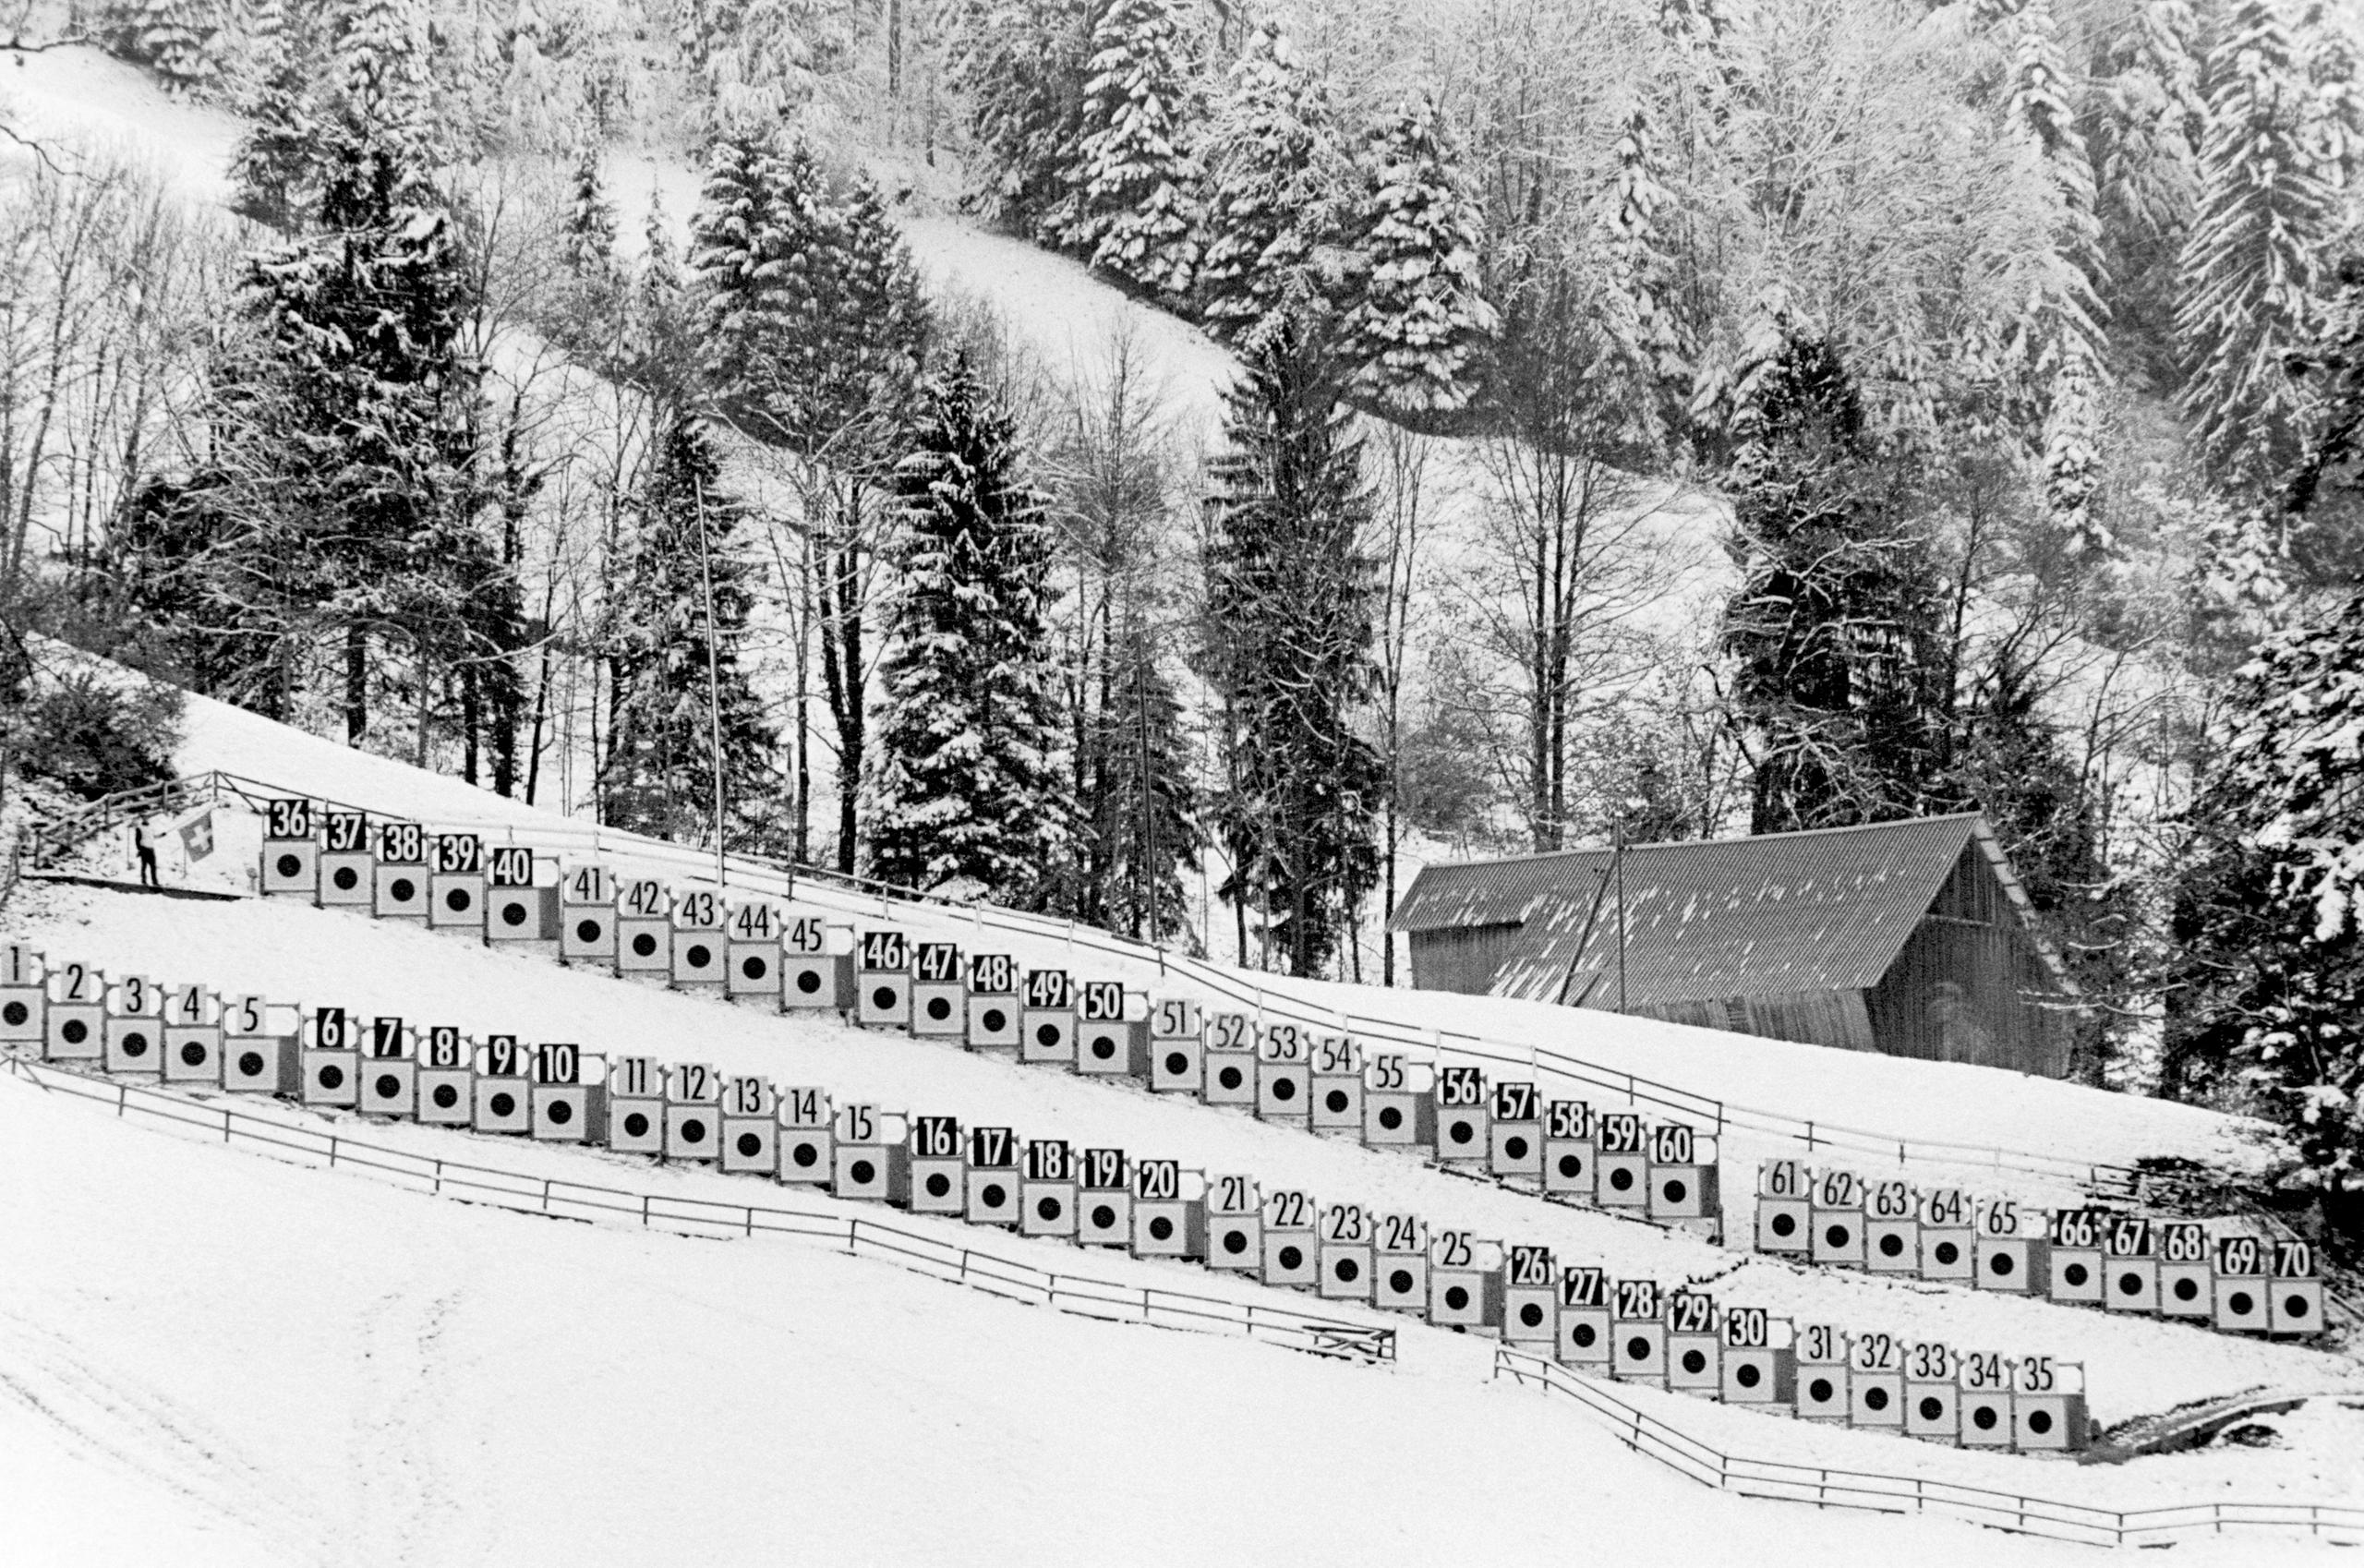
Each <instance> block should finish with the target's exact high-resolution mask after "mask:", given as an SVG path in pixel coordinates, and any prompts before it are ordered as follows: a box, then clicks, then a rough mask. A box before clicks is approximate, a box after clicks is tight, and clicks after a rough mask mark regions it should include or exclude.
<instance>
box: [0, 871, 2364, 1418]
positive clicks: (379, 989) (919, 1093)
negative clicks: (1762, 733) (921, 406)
mask: <svg viewBox="0 0 2364 1568" xmlns="http://www.w3.org/2000/svg"><path fill="white" fill-rule="evenodd" d="M7 926H8V928H9V929H10V930H11V932H12V934H21V935H22V936H23V937H24V938H25V939H27V940H29V941H30V942H32V943H33V944H34V945H35V946H37V947H42V948H43V949H45V950H46V951H47V952H49V953H50V954H51V955H52V956H53V957H54V958H63V957H66V956H72V957H76V958H79V959H84V960H86V961H90V962H92V963H95V964H97V965H98V966H99V967H101V968H103V970H105V971H108V972H109V973H111V974H115V973H123V972H139V973H144V974H147V975H149V976H151V977H152V978H154V979H157V980H160V981H167V982H170V981H181V980H199V981H202V982H203V983H207V984H209V985H211V986H213V987H215V988H216V989H218V990H220V991H222V992H223V993H224V994H227V995H243V994H246V993H249V992H253V993H260V994H263V995H269V996H271V997H273V998H276V999H279V1000H283V1001H289V1002H300V1003H303V1004H305V1005H308V1006H317V1005H320V1004H324V1003H333V1004H340V1005H343V1006H344V1007H349V1008H352V1009H354V1010H356V1012H357V1013H359V1014H360V1015H362V1016H365V1017H367V1016H374V1015H377V1014H387V1015H393V1016H400V1017H403V1018H404V1019H408V1020H410V1021H411V1022H413V1023H414V1024H429V1023H452V1024H456V1025H459V1026H460V1027H462V1028H463V1029H464V1030H465V1031H468V1032H470V1033H476V1034H482V1033H488V1032H494V1031H513V1032H516V1033H518V1034H520V1035H521V1036H525V1037H526V1038H529V1039H536V1040H564V1041H570V1042H573V1043H579V1044H581V1045H582V1046H583V1047H584V1048H585V1051H586V1052H590V1053H595V1054H599V1055H608V1056H610V1057H613V1056H621V1055H640V1054H645V1055H655V1056H657V1057H659V1058H662V1059H666V1060H675V1061H694V1062H705V1063H710V1064H713V1065H715V1066H717V1067H720V1068H721V1069H722V1070H724V1071H725V1072H756V1073H761V1074H763V1075H764V1076H766V1077H767V1078H769V1079H771V1080H773V1081H775V1082H777V1083H780V1084H785V1085H814V1086H818V1087H821V1088H823V1089H825V1090H827V1091H830V1092H833V1093H835V1094H836V1095H837V1096H838V1098H839V1099H840V1100H841V1101H844V1100H855V1101H864V1102H869V1103H873V1104H878V1105H880V1106H883V1107H887V1108H889V1109H899V1110H904V1111H909V1112H914V1113H923V1114H946V1115H952V1116H957V1117H959V1119H960V1121H961V1122H962V1123H963V1125H986V1126H996V1125H999V1126H1009V1127H1012V1128H1017V1129H1018V1130H1019V1133H1020V1134H1021V1135H1024V1136H1033V1137H1059V1138H1064V1139H1067V1140H1069V1141H1070V1142H1072V1143H1074V1144H1077V1145H1078V1146H1116V1147H1120V1148H1123V1149H1126V1150H1127V1151H1128V1152H1131V1153H1132V1154H1134V1155H1135V1156H1136V1157H1147V1158H1155V1157H1170V1158H1175V1159H1178V1160H1180V1161H1181V1162H1182V1164H1184V1165H1185V1166H1186V1167H1188V1168H1196V1169H1200V1170H1203V1171H1207V1172H1210V1173H1222V1174H1245V1175H1249V1176H1257V1177H1260V1178H1261V1179H1262V1180H1263V1181H1264V1182H1265V1183H1266V1184H1267V1189H1268V1190H1269V1189H1270V1188H1271V1187H1272V1186H1273V1185H1286V1186H1292V1187H1297V1188H1303V1189H1305V1190H1307V1191H1309V1192H1310V1193H1312V1194H1313V1195H1314V1196H1315V1197H1316V1198H1317V1199H1318V1200H1321V1201H1324V1202H1353V1203H1358V1204H1360V1205H1362V1206H1363V1207H1364V1208H1365V1209H1367V1210H1369V1211H1372V1212H1403V1211H1408V1212H1413V1213H1417V1214H1418V1215H1421V1216H1422V1217H1424V1218H1425V1219H1426V1220H1427V1221H1428V1222H1429V1224H1431V1225H1432V1226H1438V1227H1443V1226H1456V1227H1465V1228H1468V1229H1470V1230H1472V1231H1474V1232H1475V1233H1476V1234H1478V1235H1479V1236H1486V1237H1490V1238H1499V1239H1502V1240H1507V1241H1516V1242H1534V1243H1543V1244H1548V1245H1550V1246H1551V1247H1552V1248H1555V1250H1556V1251H1557V1252H1558V1254H1559V1255H1560V1257H1561V1259H1562V1261H1565V1262H1585V1261H1598V1262H1600V1263H1602V1264H1604V1265H1606V1266H1608V1267H1609V1268H1610V1269H1611V1270H1612V1272H1615V1273H1616V1274H1618V1275H1620V1276H1623V1277H1641V1276H1648V1277H1652V1278H1656V1279H1658V1280H1659V1281H1660V1282H1661V1283H1663V1284H1665V1285H1677V1284H1680V1283H1683V1282H1684V1281H1698V1280H1714V1281H1715V1282H1716V1283H1715V1285H1713V1288H1714V1289H1715V1290H1716V1291H1717V1292H1718V1293H1719V1295H1721V1296H1723V1297H1726V1298H1728V1299H1731V1300H1735V1301H1740V1302H1743V1303H1746V1304H1755V1305H1763V1306H1766V1307H1767V1308H1770V1309H1774V1310H1775V1311H1776V1312H1777V1313H1778V1314H1779V1315H1782V1316H1790V1317H1794V1318H1796V1319H1798V1320H1800V1321H1828V1322H1834V1323H1838V1324H1841V1325H1843V1326H1847V1327H1850V1328H1861V1329H1879V1330H1886V1331H1888V1332H1892V1333H1902V1334H1908V1335H1917V1336H1920V1337H1935V1338H1941V1339H1945V1340H1947V1341H1948V1342H1949V1343H1952V1344H1954V1345H1958V1346H1960V1347H1962V1348H1965V1349H1994V1350H2005V1351H2009V1352H2012V1353H2015V1354H2035V1353H2043V1354H2049V1355H2053V1356H2056V1357H2059V1358H2060V1359H2061V1360H2063V1361H2066V1362H2081V1363H2083V1364H2084V1365H2085V1367H2086V1369H2087V1377H2088V1380H2089V1382H2090V1385H2091V1392H2092V1396H2093V1408H2094V1412H2095V1414H2096V1415H2097V1416H2098V1417H2100V1418H2101V1419H2102V1420H2104V1421H2105V1423H2109V1424H2116V1423H2117V1422H2118V1421H2120V1420H2123V1419H2126V1418H2128V1417H2132V1416H2136V1415H2139V1414H2143V1413H2147V1412H2153V1411H2157V1410H2162V1409H2165V1408H2166V1407H2168V1406H2170V1405H2177V1404H2180V1403H2182V1402H2184V1401H2187V1400H2191V1399H2200V1398H2206V1397H2213V1396H2220V1395H2223V1394H2225V1393H2231V1392H2233V1391H2235V1390H2237V1389H2241V1388H2246V1387H2249V1386H2252V1385H2257V1384H2270V1385H2275V1386H2281V1385H2291V1384H2296V1385H2308V1386H2313V1385H2322V1384H2328V1383H2345V1382H2346V1381H2348V1380H2349V1379H2350V1377H2351V1376H2352V1374H2353V1368H2352V1367H2351V1366H2350V1365H2349V1364H2347V1363H2346V1362H2344V1361H2338V1360H2334V1358H2332V1357H2327V1356H2325V1355H2324V1354H2322V1353H2321V1352H2318V1351H2315V1350H2311V1349H2305V1348H2299V1347H2295V1346H2290V1345H2263V1344H2258V1343H2254V1342H2250V1341H2247V1340H2241V1339H2235V1338H2231V1337H2227V1336H2223V1335H2216V1334H2210V1333H2201V1332H2200V1331H2197V1330H2193V1329H2189V1328H2182V1327H2174V1326H2169V1325H2166V1324H2164V1323H2159V1322H2155V1321H2139V1320H2132V1319H2116V1318H2105V1317H2103V1316H2102V1315H2100V1314H2096V1313H2089V1312H2078V1311H2069V1310H2065V1309H2058V1308H2054V1307H2050V1306H2047V1305H2045V1304H2043V1303H2040V1302H2031V1301H2022V1300H2017V1299H2013V1298H2010V1297H1997V1296H1993V1295H1988V1294H1984V1293H1973V1292H1966V1291H1960V1290H1950V1289H1944V1288H1940V1287H1936V1286H1933V1285H1921V1284H1919V1283H1917V1282H1909V1281H1908V1282H1901V1283H1889V1282H1885V1281H1882V1280H1879V1279H1876V1278H1874V1277H1871V1276H1867V1275H1862V1274H1853V1273H1848V1272H1839V1271H1830V1270H1805V1269H1797V1268H1792V1267H1791V1266H1788V1265H1785V1264H1780V1263H1777V1262H1773V1261H1771V1260H1760V1259H1756V1258H1755V1257H1753V1256H1752V1255H1750V1254H1746V1253H1741V1252H1734V1251H1730V1250H1726V1249H1723V1248H1716V1247H1712V1246H1709V1245H1707V1244H1706V1243H1704V1242H1701V1241H1697V1240H1695V1239H1693V1238H1691V1237H1688V1236H1682V1235H1678V1234H1674V1233H1670V1232H1665V1231H1661V1230H1658V1229H1657V1228H1655V1227H1651V1226H1647V1225H1642V1224H1634V1223H1632V1222H1627V1221H1621V1220H1615V1219H1611V1218H1609V1217H1607V1216H1605V1215H1602V1214H1599V1213H1597V1212H1590V1211H1586V1210H1581V1209H1574V1208H1567V1207H1562V1206H1560V1205H1553V1204H1545V1203H1542V1202H1540V1201H1538V1200H1536V1199H1534V1198H1531V1197H1526V1196H1522V1195H1520V1194H1517V1193H1514V1192H1511V1191H1509V1190H1506V1189H1503V1188H1496V1187H1493V1186H1491V1185H1487V1184H1480V1183H1476V1182H1471V1181H1467V1180H1465V1179H1463V1178H1460V1177H1456V1176H1448V1175H1445V1174H1443V1173H1441V1172H1440V1171H1437V1170H1434V1169H1431V1168H1429V1167H1428V1166H1426V1165H1424V1164H1420V1163H1418V1162H1417V1161H1416V1160H1413V1159H1410V1158H1408V1157H1405V1156H1402V1155H1395V1154H1389V1153H1385V1152H1378V1151H1373V1150H1367V1149H1364V1148H1362V1147H1360V1146H1358V1145H1356V1144H1352V1143H1345V1142H1339V1141H1335V1140H1322V1139H1316V1138H1313V1137H1309V1136H1308V1135H1307V1134H1305V1133H1303V1132H1300V1131H1295V1130H1291V1129H1288V1128H1280V1127H1275V1126H1272V1125H1270V1124H1266V1123H1262V1122H1259V1121H1255V1120H1253V1119H1250V1118H1248V1117H1246V1116H1238V1115H1231V1114H1224V1113H1221V1112H1216V1111H1211V1110H1208V1109H1206V1108H1204V1107H1200V1106H1198V1105H1196V1104H1189V1103H1184V1102H1177V1101H1176V1100H1174V1099H1171V1098H1165V1097H1153V1096H1152V1095H1150V1094H1148V1093H1147V1092H1142V1091H1140V1090H1138V1089H1135V1088H1131V1087H1129V1086H1128V1087H1121V1088H1120V1087H1114V1086H1109V1085H1104V1084H1096V1083H1092V1082H1090V1081H1087V1080H1079V1079H1077V1078H1074V1077H1072V1076H1069V1075H1067V1074H1062V1073H1055V1072H1047V1071H1043V1070H1041V1069H1028V1068H1020V1067H1016V1066H1014V1065H1011V1064H1009V1063H1007V1062H1005V1061H1001V1060H995V1059H988V1058H984V1057H980V1056H975V1055H969V1054H968V1053H965V1052H962V1051H960V1050H959V1049H957V1048H954V1047H950V1046H947V1045H942V1044H936V1043H926V1042H922V1041H916V1040H911V1039H909V1038H904V1037H897V1036H889V1035H887V1034H883V1033H880V1032H875V1031H859V1030H855V1029H852V1028H850V1027H848V1026H845V1025H843V1024H840V1023H838V1022H836V1021H835V1020H833V1019H832V1020H829V1021H826V1022H825V1021H820V1020H814V1019H802V1018H780V1017H778V1016H777V1015H766V1014H763V1013H761V1012H758V1011H755V1010H754V1009H751V1008H748V1007H732V1006H730V1005H728V1004H725V1003H722V1002H719V1001H717V1000H714V999H711V998H706V997H694V996H686V995H680V994H677V993H672V992H668V991H663V990H659V989H656V988H653V987H645V986H641V985H637V984H633V983H626V982H621V981H618V980H614V979H612V978H609V977H606V976H601V975H597V974H593V973H589V972H586V971H570V970H565V969H561V968H560V967H559V966H557V965H555V964H551V963H549V962H548V961H546V960H543V959H537V958H532V957H529V956H525V955H522V954H515V953H505V952H494V951H488V950H486V949H484V948H483V947H470V946H468V945H466V944H464V943H460V942H457V941H454V940H453V939H452V938H450V937H446V936H440V935H431V934H429V933H426V932H423V931H418V930H416V929H410V928H404V927H397V926H392V925H381V924H379V923H373V922H368V921H365V920H361V919H357V918H356V917H352V916H347V915H342V914H337V913H332V912H326V911H314V910H310V909H307V908H303V907H300V906H291V905H289V904H285V903H282V902H276V901H262V900H247V901H241V902H238V903H235V904H228V905H202V906H192V905H189V904H186V903H180V902H175V901H170V900H163V899H146V898H139V897H134V896H127V895H121V894H109V893H98V892H91V891H86V890H82V889H65V888H56V889H51V890H48V891H47V892H45V893H44V894H43V895H42V899H41V903H40V906H39V909H38V911H27V912H26V913H25V914H22V915H13V916H12V918H11V919H10V920H9V921H8V922H7ZM404 1136H412V1137H430V1136H433V1135H430V1134H427V1133H425V1132H421V1131H419V1130H418V1129H411V1130H410V1131H409V1132H408V1133H407V1134H404ZM726 1185H727V1186H729V1187H730V1188H732V1190H734V1191H739V1190H742V1184H738V1183H726ZM1070 1256H1072V1255H1070ZM1186 1278H1187V1280H1188V1281H1193V1282H1198V1281H1203V1280H1204V1279H1205V1278H1206V1276H1204V1275H1203V1274H1200V1273H1199V1272H1196V1271H1191V1272H1188V1274H1187V1275H1186ZM1166 1283H1169V1284H1175V1285H1176V1287H1177V1288H1196V1285H1188V1284H1183V1283H1181V1282H1177V1281H1171V1280H1169V1281H1167V1282H1166ZM1408 1356H1409V1353H1408V1352H1407V1357H1408Z"/></svg>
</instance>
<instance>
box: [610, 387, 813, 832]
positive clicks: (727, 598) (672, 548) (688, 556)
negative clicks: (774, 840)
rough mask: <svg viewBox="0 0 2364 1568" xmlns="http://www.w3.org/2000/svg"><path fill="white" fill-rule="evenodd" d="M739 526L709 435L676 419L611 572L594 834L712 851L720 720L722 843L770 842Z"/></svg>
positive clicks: (747, 566) (747, 577) (748, 575)
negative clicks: (622, 834)
mask: <svg viewBox="0 0 2364 1568" xmlns="http://www.w3.org/2000/svg"><path fill="white" fill-rule="evenodd" d="M745 520H746V510H745V507H744V506H743V504H742V502H740V501H738V500H737V499H736V498H734V497H732V496H730V495H729V494H728V493H726V492H725V491H724V490H723V489H722V488H721V483H720V469H719V466H718V464H717V463H716V461H715V456H714V450H713V445H712V442H711V441H710V440H709V439H708V438H707V436H706V431H705V429H704V428H702V427H701V426H700V425H699V424H698V423H697V420H696V418H695V416H693V415H691V414H689V413H687V412H684V411H680V410H677V411H675V412H674V413H672V414H671V415H670V416H669V418H668V421H667V424H666V426H665V428H663V429H662V430H661V431H660V432H659V433H658V436H657V444H656V451H655V452H654V454H653V458H652V461H651V463H650V465H649V468H648V471H647V474H646V476H645V477H644V478H643V480H642V481H641V484H640V487H639V489H638V492H637V493H636V494H635V495H634V497H633V505H632V509H631V513H630V517H629V522H628V529H627V532H626V534H625V536H624V537H623V539H622V540H621V546H620V550H619V553H620V555H621V560H620V561H618V563H617V564H616V566H615V568H614V576H615V580H616V587H615V590H614V593H613V595H612V597H611V600H610V605H609V632H608V637H609V644H608V663H609V674H610V678H611V681H612V683H613V690H614V713H613V718H612V720H611V725H612V728H611V730H610V731H609V739H608V745H607V754H606V756H605V757H604V758H603V759H602V760H601V764H600V811H601V820H602V821H603V822H605V823H607V824H608V825H609V826H616V827H629V828H631V829H633V830H634V831H635V832H643V833H650V834H655V835H657V837H659V838H671V839H675V840H677V841H681V842H691V843H697V842H704V843H712V842H715V840H716V834H717V826H716V823H715V812H714V798H715V765H716V746H715V739H716V729H717V718H716V715H717V708H718V707H719V714H720V718H719V729H720V738H721V747H720V761H721V773H722V796H723V808H722V809H723V818H724V820H723V822H722V824H721V826H720V835H721V839H722V842H723V843H724V844H725V845H726V846H728V847H734V848H741V849H745V848H761V847H764V846H765V845H766V843H767V842H768V839H767V832H768V825H769V824H770V823H771V821H772V820H773V817H774V814H775V813H774V808H773V804H772V797H773V790H774V782H775V768H774V755H775V751H776V747H777V741H776V738H775V737H774V735H773V732H772V729H771V726H770V724H769V722H768V720H767V719H766V717H765V714H764V709H763V705H762V704H761V703H760V702H759V701H758V700H757V698H756V696H755V694H754V688H753V687H752V686H751V684H750V683H749V681H748V676H747V672H746V669H745V668H744V665H743V663H742V660H743V658H744V657H745V649H746V641H747V618H748V614H749V611H750V609H751V608H752V607H753V604H754V590H753V585H754V576H755V570H754V566H753V565H752V564H751V563H750V562H749V561H746V560H745V559H744V557H743V556H742V553H741V550H742V545H741V538H740V534H741V525H742V523H743V522H744V521H745ZM709 604H710V605H711V607H712V609H711V614H709V612H708V606H709Z"/></svg>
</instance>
